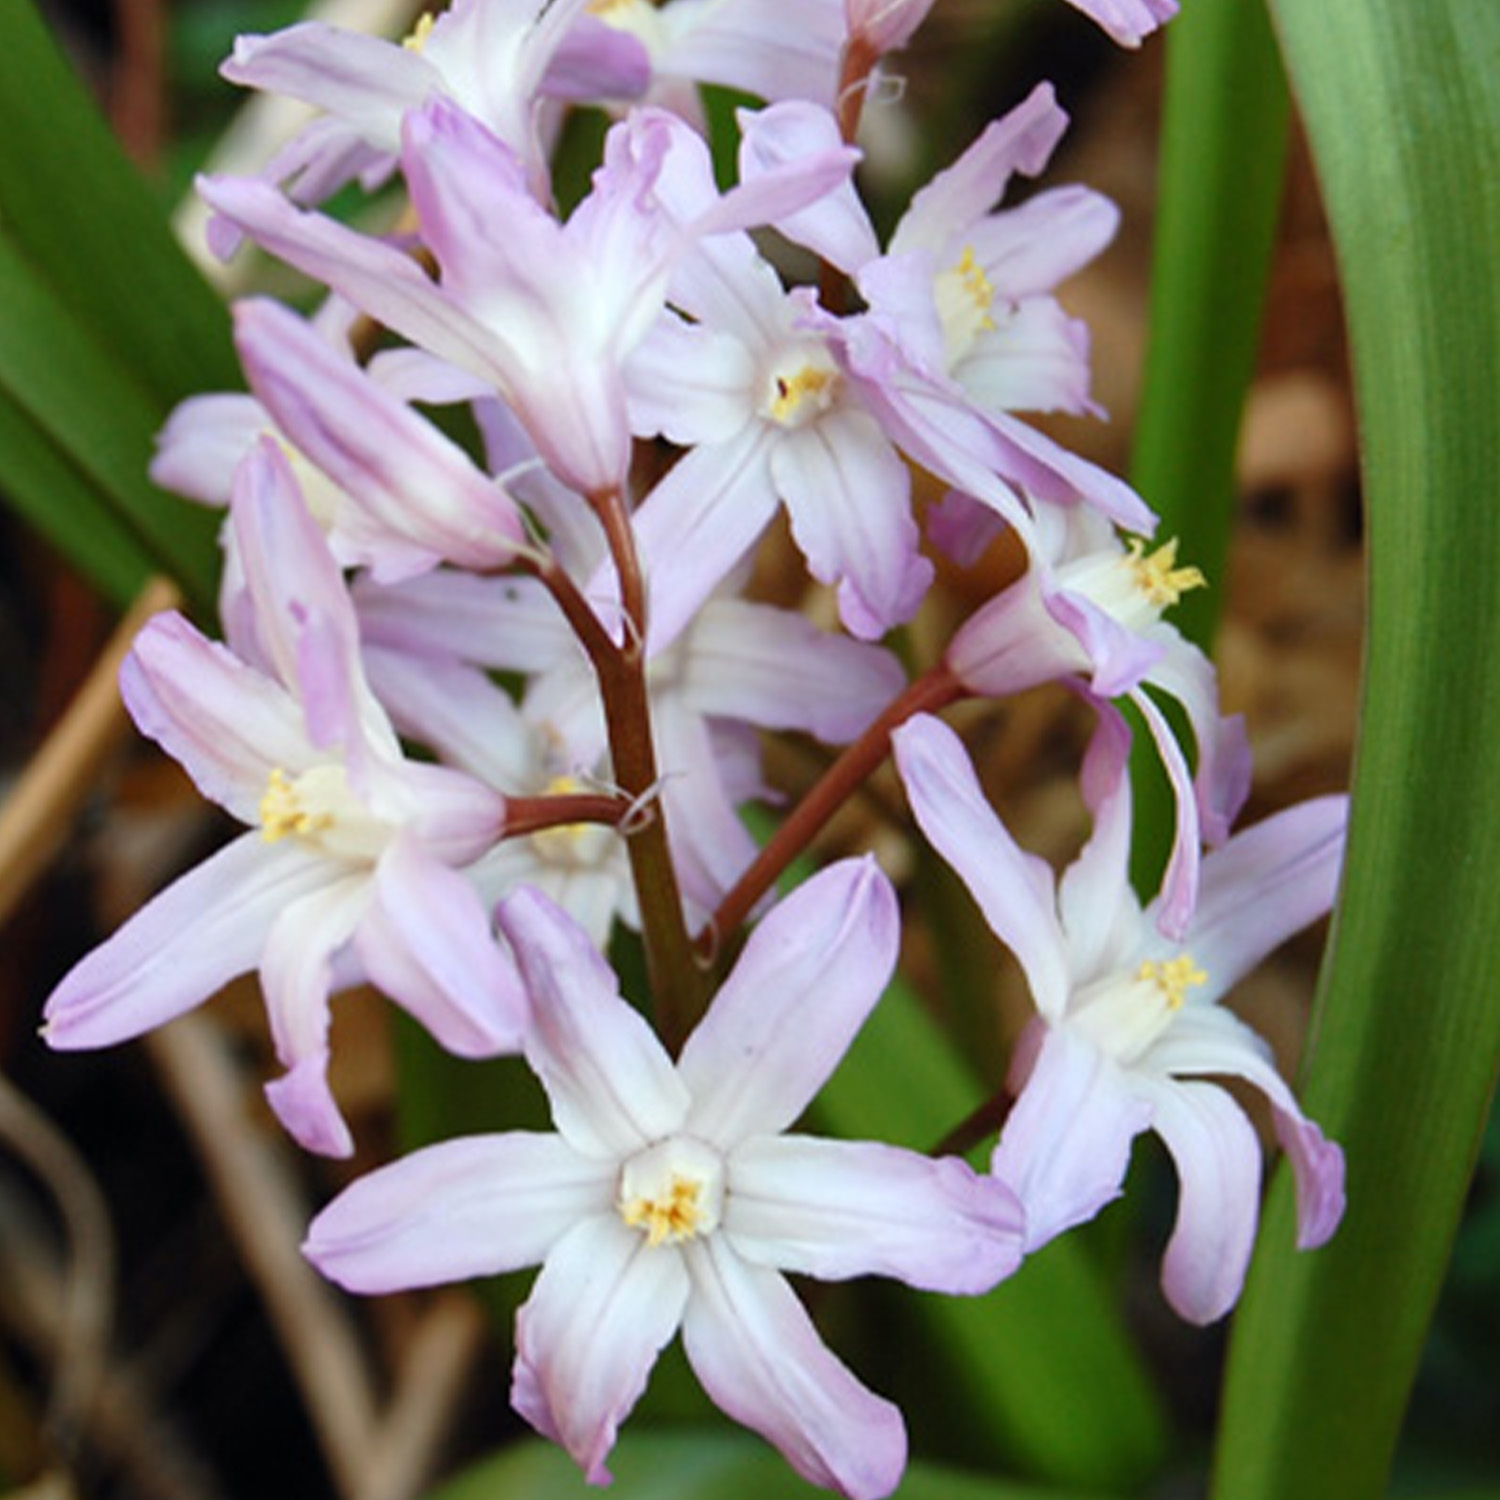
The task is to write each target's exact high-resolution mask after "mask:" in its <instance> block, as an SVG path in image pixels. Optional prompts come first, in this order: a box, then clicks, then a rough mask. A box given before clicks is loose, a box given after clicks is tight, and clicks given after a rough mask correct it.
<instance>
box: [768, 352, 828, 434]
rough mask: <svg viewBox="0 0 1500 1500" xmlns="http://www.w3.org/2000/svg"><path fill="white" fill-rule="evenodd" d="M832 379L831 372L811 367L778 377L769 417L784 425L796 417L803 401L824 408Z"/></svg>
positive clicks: (804, 367)
mask: <svg viewBox="0 0 1500 1500" xmlns="http://www.w3.org/2000/svg"><path fill="white" fill-rule="evenodd" d="M834 379H835V372H834V371H833V370H820V369H817V368H815V367H814V366H812V365H803V367H802V368H801V369H800V370H798V371H797V372H796V373H795V374H794V375H778V376H777V377H776V380H775V386H776V395H775V398H774V399H773V400H772V402H771V416H772V417H773V418H774V419H775V420H776V421H778V422H780V423H782V424H783V425H785V424H786V423H789V422H791V421H792V420H793V419H794V418H795V417H796V415H797V413H798V411H799V410H800V409H801V406H802V403H803V402H804V401H807V400H812V401H815V402H817V403H818V405H820V406H826V405H827V404H828V398H829V396H830V394H831V392H832V387H833V382H834Z"/></svg>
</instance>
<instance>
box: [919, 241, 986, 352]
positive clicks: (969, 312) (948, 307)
mask: <svg viewBox="0 0 1500 1500" xmlns="http://www.w3.org/2000/svg"><path fill="white" fill-rule="evenodd" d="M932 294H933V298H934V300H935V301H936V303H937V314H938V321H939V322H941V323H942V325H943V353H944V356H945V357H946V359H947V361H948V368H949V369H950V370H951V369H952V368H953V367H954V366H955V365H956V364H958V362H959V361H960V360H961V359H962V358H963V357H964V356H965V355H966V354H967V353H968V352H969V351H970V350H971V349H972V348H973V347H974V344H975V341H976V340H977V339H978V338H979V335H980V334H982V333H988V332H990V331H991V330H992V329H993V328H994V327H995V288H994V284H993V283H992V282H991V281H990V278H989V277H988V276H986V275H985V272H984V267H983V266H981V265H980V264H979V262H978V260H976V259H975V256H974V247H973V246H972V245H965V246H964V253H963V254H962V256H960V257H959V260H958V263H957V264H956V265H952V266H949V267H948V269H947V270H946V271H940V272H939V273H938V276H937V279H936V280H935V281H934V282H933V286H932Z"/></svg>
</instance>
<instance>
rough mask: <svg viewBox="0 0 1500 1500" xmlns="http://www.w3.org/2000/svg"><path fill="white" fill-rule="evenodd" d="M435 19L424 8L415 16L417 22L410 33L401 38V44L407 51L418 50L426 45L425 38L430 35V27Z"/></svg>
mask: <svg viewBox="0 0 1500 1500" xmlns="http://www.w3.org/2000/svg"><path fill="white" fill-rule="evenodd" d="M436 19H437V18H436V17H435V16H434V15H433V14H432V12H431V11H429V10H424V11H423V12H422V14H421V15H420V16H418V17H417V24H416V25H415V26H413V27H412V29H411V34H410V35H409V36H407V37H406V38H404V39H403V41H402V43H401V45H402V46H403V47H405V48H406V50H407V51H408V52H420V51H421V50H422V49H423V48H424V47H425V46H426V45H427V38H428V37H430V36H431V35H432V28H433V24H434V22H435V21H436Z"/></svg>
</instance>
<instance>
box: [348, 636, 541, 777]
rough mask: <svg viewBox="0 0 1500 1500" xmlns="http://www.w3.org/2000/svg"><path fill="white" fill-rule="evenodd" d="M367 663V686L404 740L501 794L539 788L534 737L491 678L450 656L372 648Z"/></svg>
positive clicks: (369, 649)
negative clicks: (408, 738)
mask: <svg viewBox="0 0 1500 1500" xmlns="http://www.w3.org/2000/svg"><path fill="white" fill-rule="evenodd" d="M364 662H365V670H366V672H367V674H368V676H369V680H370V686H371V687H372V688H373V689H374V691H375V693H376V694H377V695H378V697H379V698H380V701H381V702H382V703H383V704H384V705H385V707H386V710H387V711H388V712H389V714H390V716H391V722H392V723H394V724H395V725H396V727H397V728H398V729H399V730H400V731H401V732H402V733H403V734H406V735H410V736H412V737H413V738H414V739H417V740H420V741H421V742H422V743H423V744H424V745H427V746H429V747H430V748H431V749H433V750H435V751H436V752H437V753H438V754H439V755H440V756H442V758H443V760H444V761H445V762H446V763H448V764H449V765H453V766H457V767H458V768H459V769H461V770H463V771H466V772H468V774H469V775H471V776H477V777H480V778H482V779H483V780H485V781H487V782H489V783H490V784H491V785H492V786H494V787H496V788H500V789H503V790H505V791H508V792H511V793H513V794H520V793H524V792H526V791H529V790H533V789H534V785H533V783H534V782H536V774H537V769H538V765H539V745H538V739H537V731H536V730H535V729H534V728H533V727H532V726H531V725H529V724H527V723H526V721H525V720H524V719H523V718H522V717H521V714H520V711H519V710H518V709H517V707H516V704H515V700H514V699H512V698H511V696H510V695H509V694H508V693H507V692H505V691H504V689H503V688H501V687H499V686H497V684H496V683H495V680H494V679H493V678H492V677H491V676H490V675H489V673H488V672H485V671H482V670H481V669H480V668H479V667H471V666H467V665H465V664H464V663H462V662H459V661H455V660H454V659H453V658H452V657H449V656H425V655H418V654H416V653H414V652H409V651H388V650H386V649H385V648H384V647H379V646H374V647H372V646H369V645H367V646H366V647H365V652H364ZM536 784H537V785H539V784H540V783H539V782H537V783H536Z"/></svg>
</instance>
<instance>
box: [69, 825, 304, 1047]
mask: <svg viewBox="0 0 1500 1500" xmlns="http://www.w3.org/2000/svg"><path fill="white" fill-rule="evenodd" d="M328 878H329V874H328V862H327V861H326V860H324V859H322V858H320V857H319V856H317V855H314V854H309V853H306V852H304V851H303V850H300V849H296V848H293V847H291V846H289V845H279V846H276V847H274V848H273V847H271V846H269V845H267V844H266V843H265V841H264V840H263V839H262V838H261V836H260V834H259V833H258V832H257V833H247V834H244V835H243V836H241V837H240V838H238V839H236V840H235V841H234V842H233V843H232V844H229V845H227V846H226V847H225V848H223V849H221V850H219V852H218V853H217V854H215V855H212V856H211V857H210V858H208V859H206V860H204V862H203V863H202V864H201V865H197V866H196V867H195V868H193V869H191V870H189V871H188V872H187V874H185V875H183V876H181V877H179V878H178V879H177V880H175V881H174V882H173V883H172V884H171V885H169V886H167V888H166V889H165V890H163V891H162V892H161V893H160V894H159V895H157V896H155V897H153V898H152V899H151V900H150V901H148V902H147V903H146V905H145V906H143V907H142V908H141V909H140V910H139V911H138V912H137V913H136V914H135V915H134V916H133V917H131V918H130V920H129V921H127V922H126V923H125V924H124V925H123V926H122V927H120V928H119V929H118V930H117V931H116V932H115V934H114V935H113V936H112V937H111V938H110V939H109V940H108V941H107V942H105V943H102V944H101V945H100V946H99V947H97V948H95V949H94V950H93V952H92V953H90V954H88V955H87V956H86V957H85V958H83V959H82V960H81V961H80V962H79V963H78V964H76V965H75V966H74V967H73V968H72V969H71V970H70V971H69V972H68V973H67V974H66V975H65V976H64V977H63V979H62V982H61V983H60V984H59V985H58V986H57V988H56V989H55V990H54V991H53V992H52V995H51V997H50V998H49V999H48V1001H47V1008H46V1013H45V1014H46V1025H45V1026H44V1028H43V1033H42V1034H43V1036H44V1037H45V1038H46V1041H47V1044H48V1045H49V1046H51V1047H55V1048H57V1049H59V1050H61V1051H72V1050H74V1049H76V1048H83V1047H108V1046H112V1045H114V1043H116V1042H123V1041H128V1040H129V1039H130V1038H131V1037H136V1036H139V1035H140V1034H141V1033H142V1032H144V1031H150V1030H151V1029H152V1028H153V1027H155V1026H160V1025H162V1024H163V1023H164V1022H166V1021H170V1020H172V1019H173V1018H174V1017H176V1016H180V1015H181V1014H182V1013H183V1012H184V1011H187V1010H191V1009H192V1008H193V1007H194V1006H195V1005H198V1004H201V1003H202V1002H203V1001H204V1000H207V999H208V998H209V997H210V996H211V995H213V994H214V993H216V992H217V991H218V990H219V989H220V988H222V986H224V985H225V984H227V983H228V982H229V981H230V980H231V979H233V978H235V977H236V976H237V975H240V974H246V973H248V972H249V971H250V970H252V969H253V968H255V966H256V964H257V963H259V961H260V956H261V952H262V949H263V948H264V946H265V942H266V937H267V934H268V933H269V932H270V930H271V926H272V924H273V923H274V922H275V920H276V919H277V917H278V916H280V914H281V912H282V911H283V910H284V908H285V907H286V906H287V904H288V903H294V902H296V901H298V900H299V899H301V898H302V897H304V896H306V895H307V894H308V893H310V892H313V891H316V890H319V889H321V888H322V887H323V886H324V885H326V884H327V883H328Z"/></svg>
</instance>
